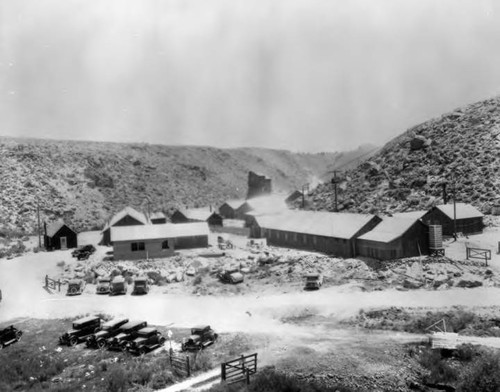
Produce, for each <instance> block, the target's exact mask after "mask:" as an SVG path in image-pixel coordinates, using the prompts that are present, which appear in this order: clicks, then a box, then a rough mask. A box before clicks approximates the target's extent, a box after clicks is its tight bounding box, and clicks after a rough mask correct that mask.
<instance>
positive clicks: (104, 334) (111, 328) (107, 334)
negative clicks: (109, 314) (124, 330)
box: [85, 318, 128, 348]
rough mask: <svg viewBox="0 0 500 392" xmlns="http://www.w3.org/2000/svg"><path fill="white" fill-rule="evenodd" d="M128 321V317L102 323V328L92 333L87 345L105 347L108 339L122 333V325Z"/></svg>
mask: <svg viewBox="0 0 500 392" xmlns="http://www.w3.org/2000/svg"><path fill="white" fill-rule="evenodd" d="M126 323H128V319H126V318H119V319H114V320H111V321H107V322H105V323H104V324H103V325H102V329H101V330H100V331H99V332H96V333H94V334H92V335H90V336H89V337H88V338H87V341H86V342H85V343H86V345H87V347H97V348H103V347H105V346H106V340H107V339H109V338H112V337H114V336H116V335H118V334H119V333H120V327H121V326H123V325H124V324H126Z"/></svg>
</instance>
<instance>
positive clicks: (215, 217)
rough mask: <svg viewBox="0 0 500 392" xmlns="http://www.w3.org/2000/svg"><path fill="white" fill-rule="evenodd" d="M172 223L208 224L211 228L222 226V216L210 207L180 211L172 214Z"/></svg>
mask: <svg viewBox="0 0 500 392" xmlns="http://www.w3.org/2000/svg"><path fill="white" fill-rule="evenodd" d="M171 220H172V223H187V222H207V223H208V224H209V225H210V226H222V223H223V219H222V216H221V215H219V214H218V213H216V212H215V211H213V210H212V209H211V208H210V207H206V208H188V209H178V210H175V212H174V213H173V214H172V217H171Z"/></svg>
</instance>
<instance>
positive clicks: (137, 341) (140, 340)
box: [134, 338, 147, 344]
mask: <svg viewBox="0 0 500 392" xmlns="http://www.w3.org/2000/svg"><path fill="white" fill-rule="evenodd" d="M146 340H147V339H146V338H137V339H134V343H135V344H139V343H142V342H145V341H146Z"/></svg>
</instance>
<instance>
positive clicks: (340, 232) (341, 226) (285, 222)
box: [255, 211, 375, 239]
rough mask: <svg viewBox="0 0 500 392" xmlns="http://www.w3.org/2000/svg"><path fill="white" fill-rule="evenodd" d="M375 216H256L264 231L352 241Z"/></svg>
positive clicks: (296, 213)
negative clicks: (271, 230)
mask: <svg viewBox="0 0 500 392" xmlns="http://www.w3.org/2000/svg"><path fill="white" fill-rule="evenodd" d="M374 217H375V215H368V214H351V213H339V212H324V211H286V212H283V213H282V214H278V215H263V216H256V217H255V220H256V221H257V224H258V225H259V226H260V227H261V228H264V229H273V230H281V231H288V232H292V233H302V234H312V235H320V236H324V237H333V238H342V239H350V238H352V237H353V236H354V235H355V234H356V233H357V232H358V231H359V230H361V229H362V228H363V227H364V226H365V225H366V224H367V223H368V222H370V220H372V219H373V218H374Z"/></svg>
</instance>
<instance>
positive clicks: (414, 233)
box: [356, 213, 429, 260]
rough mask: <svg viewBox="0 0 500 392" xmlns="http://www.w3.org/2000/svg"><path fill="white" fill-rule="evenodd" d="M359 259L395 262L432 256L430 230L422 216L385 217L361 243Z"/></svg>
mask: <svg viewBox="0 0 500 392" xmlns="http://www.w3.org/2000/svg"><path fill="white" fill-rule="evenodd" d="M356 242H357V250H358V255H360V256H365V257H371V258H374V259H378V260H393V259H400V258H403V257H413V256H420V255H426V254H429V228H428V226H427V225H425V224H424V223H423V222H422V221H421V220H420V217H419V216H418V215H415V214H413V215H412V214H411V213H410V214H407V215H405V214H397V215H395V216H392V217H383V218H382V222H380V223H379V224H378V225H377V226H375V228H373V229H372V230H371V231H369V232H367V233H365V234H363V235H361V236H360V237H359V238H358V239H357V240H356Z"/></svg>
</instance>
